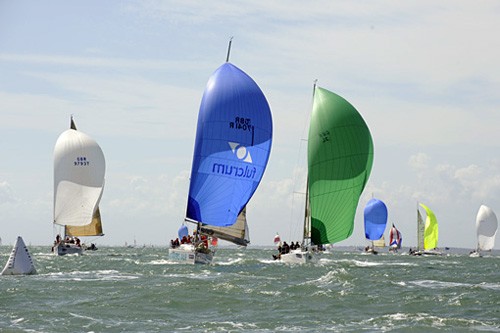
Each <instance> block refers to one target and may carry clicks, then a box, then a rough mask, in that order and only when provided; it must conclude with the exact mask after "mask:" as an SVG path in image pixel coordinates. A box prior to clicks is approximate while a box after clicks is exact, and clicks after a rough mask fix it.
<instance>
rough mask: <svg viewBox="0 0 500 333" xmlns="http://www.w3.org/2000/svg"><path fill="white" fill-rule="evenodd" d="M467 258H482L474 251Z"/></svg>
mask: <svg viewBox="0 0 500 333" xmlns="http://www.w3.org/2000/svg"><path fill="white" fill-rule="evenodd" d="M469 257H471V258H480V257H482V255H481V253H479V252H478V251H474V252H471V253H470V254H469Z"/></svg>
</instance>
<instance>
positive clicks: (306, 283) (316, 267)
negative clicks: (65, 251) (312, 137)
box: [0, 246, 500, 332]
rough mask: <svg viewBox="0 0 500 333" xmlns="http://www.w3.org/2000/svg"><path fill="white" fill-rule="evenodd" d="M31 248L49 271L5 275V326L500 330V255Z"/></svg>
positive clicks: (0, 253) (1, 283)
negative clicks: (294, 259)
mask: <svg viewBox="0 0 500 333" xmlns="http://www.w3.org/2000/svg"><path fill="white" fill-rule="evenodd" d="M28 248H29V250H30V253H31V255H32V257H33V260H34V262H35V265H36V269H37V271H38V274H37V275H32V276H0V331H2V332H293V331H295V332H476V331H480V332H500V255H498V253H493V254H492V255H489V256H485V257H482V258H470V257H469V256H468V252H467V251H448V253H447V255H445V256H434V257H414V256H409V255H403V254H396V255H393V254H389V253H380V254H378V255H365V254H363V253H362V252H361V251H359V250H358V249H355V248H344V249H337V248H333V249H332V250H330V251H329V252H326V253H323V254H321V255H320V256H319V258H318V261H317V262H316V263H311V264H306V265H295V266H293V265H287V264H283V263H280V262H276V261H274V260H272V254H274V253H275V250H274V249H270V248H268V249H266V248H252V247H249V248H247V249H245V250H240V249H236V248H220V249H219V250H218V252H217V254H216V258H215V261H214V263H213V264H212V265H183V264H176V263H174V262H171V261H169V260H168V250H167V249H166V248H159V247H144V248H125V247H101V248H99V250H98V251H94V252H86V253H85V254H84V255H81V256H62V257H57V256H53V255H51V254H49V249H48V248H47V247H31V246H29V247H28ZM9 253H10V248H9V247H6V246H3V247H1V248H0V265H2V266H3V265H4V264H5V263H6V262H7V259H8V256H9Z"/></svg>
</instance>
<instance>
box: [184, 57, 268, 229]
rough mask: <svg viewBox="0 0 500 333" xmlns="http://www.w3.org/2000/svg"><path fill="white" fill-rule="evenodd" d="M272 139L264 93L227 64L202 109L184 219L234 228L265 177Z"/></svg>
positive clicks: (215, 78)
mask: <svg viewBox="0 0 500 333" xmlns="http://www.w3.org/2000/svg"><path fill="white" fill-rule="evenodd" d="M271 141H272V119H271V110H270V108H269V104H268V103H267V100H266V98H265V96H264V94H263V93H262V91H261V90H260V88H259V86H258V85H257V84H256V83H255V82H254V81H253V80H252V78H250V77H249V76H248V75H247V74H246V73H244V72H243V71H242V70H240V69H239V68H237V67H236V66H234V65H232V64H231V63H225V64H223V65H222V66H220V67H219V68H218V69H217V70H216V71H215V72H214V74H212V76H211V77H210V79H209V81H208V83H207V87H206V89H205V92H204V94H203V98H202V101H201V105H200V111H199V114H198V125H197V130H196V139H195V147H194V156H193V165H192V168H191V182H190V186H189V197H188V205H187V212H186V218H187V219H188V220H194V221H197V222H201V223H203V224H205V225H211V226H219V227H227V226H230V225H232V224H234V223H235V222H236V218H237V217H238V215H239V214H240V212H241V211H242V210H243V207H244V206H245V205H246V204H247V202H248V201H249V200H250V198H251V197H252V195H253V193H254V192H255V190H256V189H257V186H258V185H259V182H260V180H261V178H262V176H263V174H264V170H265V168H266V165H267V161H268V159H269V154H270V150H271Z"/></svg>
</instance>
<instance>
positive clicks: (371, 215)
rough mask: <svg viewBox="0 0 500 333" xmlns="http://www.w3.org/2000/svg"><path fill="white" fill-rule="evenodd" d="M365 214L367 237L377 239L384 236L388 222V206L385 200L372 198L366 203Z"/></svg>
mask: <svg viewBox="0 0 500 333" xmlns="http://www.w3.org/2000/svg"><path fill="white" fill-rule="evenodd" d="M364 216H365V237H366V239H368V240H372V241H375V240H379V239H380V238H381V237H383V236H384V231H385V226H386V224H387V207H386V205H385V204H384V202H383V201H381V200H378V199H374V198H373V199H370V201H368V203H367V204H366V207H365V210H364ZM383 243H385V240H384V241H383Z"/></svg>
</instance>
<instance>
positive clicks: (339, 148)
mask: <svg viewBox="0 0 500 333" xmlns="http://www.w3.org/2000/svg"><path fill="white" fill-rule="evenodd" d="M314 91H315V92H314V101H313V110H312V114H311V120H310V127H309V139H308V195H309V201H310V209H311V240H312V242H313V243H314V244H317V245H319V244H332V243H336V242H339V241H342V240H344V239H346V238H348V237H349V236H350V235H351V234H352V232H353V228H354V216H355V213H356V207H357V205H358V201H359V197H360V195H361V193H362V192H363V189H364V187H365V185H366V183H367V181H368V177H369V175H370V172H371V168H372V164H373V142H372V137H371V134H370V131H369V129H368V126H367V125H366V123H365V121H364V120H363V118H362V117H361V115H360V114H359V113H358V111H357V110H356V109H355V108H354V107H353V106H352V105H351V104H350V103H349V102H347V101H346V100H345V99H344V98H342V97H340V96H338V95H336V94H334V93H332V92H330V91H328V90H326V89H322V88H319V87H315V89H314Z"/></svg>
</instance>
